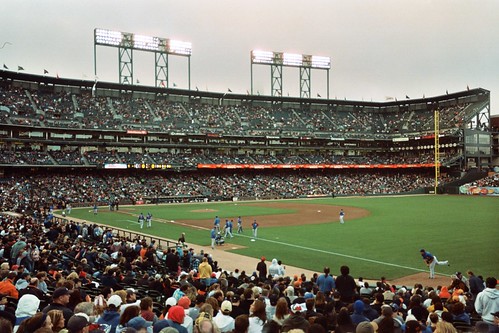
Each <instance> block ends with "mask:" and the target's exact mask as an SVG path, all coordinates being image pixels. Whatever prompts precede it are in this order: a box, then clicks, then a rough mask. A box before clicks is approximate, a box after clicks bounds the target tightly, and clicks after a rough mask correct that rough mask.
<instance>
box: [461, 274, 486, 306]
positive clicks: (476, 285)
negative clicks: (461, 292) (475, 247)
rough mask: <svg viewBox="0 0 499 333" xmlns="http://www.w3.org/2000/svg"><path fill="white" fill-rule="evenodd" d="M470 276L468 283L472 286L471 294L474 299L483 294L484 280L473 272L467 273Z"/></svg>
mask: <svg viewBox="0 0 499 333" xmlns="http://www.w3.org/2000/svg"><path fill="white" fill-rule="evenodd" d="M466 273H467V274H468V282H469V284H470V292H471V294H472V295H473V299H476V296H477V295H478V293H479V292H481V291H482V290H483V289H484V288H485V287H484V283H483V280H482V279H480V278H479V277H478V276H476V275H475V274H474V273H473V272H472V271H471V270H469V271H467V272H466Z"/></svg>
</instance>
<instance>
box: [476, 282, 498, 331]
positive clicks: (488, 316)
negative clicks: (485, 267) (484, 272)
mask: <svg viewBox="0 0 499 333" xmlns="http://www.w3.org/2000/svg"><path fill="white" fill-rule="evenodd" d="M496 286H497V279H496V278H495V277H488V278H487V279H486V280H485V287H486V288H485V289H484V290H483V291H481V292H480V293H478V295H477V296H476V300H475V310H476V312H477V313H478V314H479V315H481V316H482V320H483V321H484V322H486V323H487V324H488V325H489V332H493V330H494V329H497V326H495V322H494V316H496V315H497V314H498V313H499V289H497V288H496Z"/></svg>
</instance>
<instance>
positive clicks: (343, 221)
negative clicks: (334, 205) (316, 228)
mask: <svg viewBox="0 0 499 333" xmlns="http://www.w3.org/2000/svg"><path fill="white" fill-rule="evenodd" d="M344 219H345V212H344V211H343V209H340V223H341V224H343V223H345V220H344Z"/></svg>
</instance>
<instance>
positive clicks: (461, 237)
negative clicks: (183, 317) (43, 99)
mask: <svg viewBox="0 0 499 333" xmlns="http://www.w3.org/2000/svg"><path fill="white" fill-rule="evenodd" d="M286 202H289V201H286ZM294 202H299V203H302V204H304V205H306V204H318V203H319V204H329V205H335V206H338V210H339V208H340V207H341V208H343V209H344V210H345V212H346V216H345V221H346V223H345V224H343V225H340V224H339V223H337V222H332V223H326V224H313V222H314V221H303V222H304V223H303V225H299V226H286V227H265V221H264V220H263V219H258V222H259V223H260V228H259V230H258V238H259V239H258V240H257V241H256V242H251V241H250V237H249V236H250V235H251V230H250V223H251V221H250V220H249V219H245V218H244V217H245V216H264V215H270V214H283V213H293V211H291V210H286V209H275V208H267V207H255V206H247V205H245V203H243V202H239V203H233V202H225V203H207V204H178V205H173V204H170V205H157V206H156V205H152V206H130V207H120V213H115V212H109V211H108V210H107V209H106V208H104V207H102V208H100V209H99V214H98V215H97V216H94V215H93V213H92V212H91V209H90V208H86V209H75V210H73V213H72V214H71V215H72V216H75V217H79V218H82V219H85V220H87V221H95V222H99V223H104V224H108V225H110V226H117V227H121V228H125V229H130V230H134V231H139V230H140V229H139V226H138V224H137V222H136V221H137V216H138V214H139V213H140V212H143V213H144V214H146V213H147V212H151V213H152V214H153V216H154V219H153V228H151V229H143V232H147V233H150V234H153V235H156V236H159V237H165V238H169V239H177V238H178V237H179V235H180V233H181V232H186V235H187V236H186V237H187V242H188V243H192V244H200V245H208V244H209V242H210V240H209V228H211V226H212V224H213V219H214V217H215V215H219V216H220V217H221V219H222V224H223V221H225V218H231V219H234V221H235V220H236V217H237V216H239V215H241V216H242V217H243V220H244V229H245V232H244V236H245V237H238V236H236V237H235V238H233V239H232V240H230V242H231V243H235V244H239V245H242V246H244V248H241V249H238V250H234V252H237V253H240V254H243V255H247V256H251V257H255V258H259V257H261V256H262V255H264V256H265V257H267V258H269V259H271V258H278V259H280V260H282V261H283V263H284V264H289V265H293V266H298V267H302V268H306V269H310V270H315V271H319V272H320V271H321V270H322V268H323V267H324V266H330V267H331V268H332V271H333V272H334V273H335V274H337V273H338V272H339V267H340V266H341V265H348V266H349V267H350V271H351V274H352V275H354V276H363V277H365V278H373V279H378V278H379V277H380V276H382V275H384V276H386V277H388V278H390V279H394V278H399V277H402V276H406V275H410V274H413V273H417V272H419V271H422V270H426V267H425V266H424V264H423V262H422V260H421V257H420V255H419V249H421V248H425V249H427V250H429V251H431V252H432V253H433V254H435V255H436V256H437V257H438V258H439V259H440V260H449V261H450V263H451V266H450V267H447V266H437V272H438V273H442V274H452V273H453V272H455V271H462V272H463V271H466V270H467V269H472V270H473V271H474V272H475V273H476V274H479V275H483V276H484V277H487V276H495V277H499V251H498V250H499V245H498V244H499V242H498V238H499V237H498V236H499V198H493V197H469V196H445V195H441V196H401V197H364V198H336V199H331V198H328V199H314V200H309V199H307V200H294ZM252 204H255V202H252ZM349 207H360V208H364V209H367V210H368V211H369V212H370V215H369V216H367V217H365V218H361V219H357V220H349V218H348V209H349ZM197 219H199V220H203V221H204V222H203V225H205V228H204V229H203V228H191V227H189V226H186V225H179V224H177V223H170V222H169V221H171V220H175V221H179V220H197ZM337 219H338V217H337V216H332V217H331V221H337ZM309 223H312V224H309Z"/></svg>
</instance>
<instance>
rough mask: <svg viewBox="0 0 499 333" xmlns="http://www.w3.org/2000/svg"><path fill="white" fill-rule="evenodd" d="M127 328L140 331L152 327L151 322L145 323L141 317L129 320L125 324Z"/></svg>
mask: <svg viewBox="0 0 499 333" xmlns="http://www.w3.org/2000/svg"><path fill="white" fill-rule="evenodd" d="M127 326H128V327H133V328H135V329H136V330H140V329H141V328H148V327H151V326H152V322H151V321H146V320H145V319H144V318H142V317H141V316H137V317H134V318H132V319H130V320H129V321H128V323H127Z"/></svg>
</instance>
